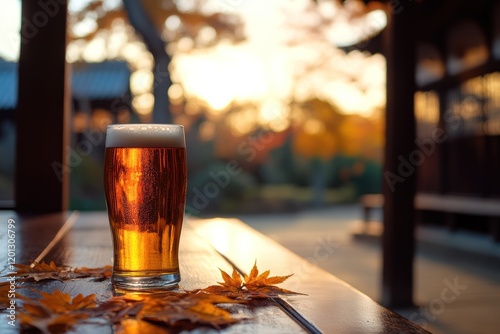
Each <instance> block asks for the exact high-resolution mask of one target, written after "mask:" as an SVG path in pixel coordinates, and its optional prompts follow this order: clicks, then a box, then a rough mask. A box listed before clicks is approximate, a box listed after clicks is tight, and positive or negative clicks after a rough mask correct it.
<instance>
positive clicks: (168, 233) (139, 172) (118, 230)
mask: <svg viewBox="0 0 500 334" xmlns="http://www.w3.org/2000/svg"><path fill="white" fill-rule="evenodd" d="M186 184H187V173H186V147H185V139H184V128H183V127H182V126H181V125H159V124H149V125H148V124H128V125H110V126H108V129H107V136H106V157H105V163H104V189H105V194H106V204H107V211H108V217H109V223H110V227H111V231H112V236H113V247H114V263H113V277H112V280H113V284H114V286H115V288H118V289H124V290H155V289H168V288H172V287H175V286H176V285H177V284H178V282H179V281H180V272H179V260H178V251H179V240H180V235H181V227H182V221H183V217H184V207H185V202H186Z"/></svg>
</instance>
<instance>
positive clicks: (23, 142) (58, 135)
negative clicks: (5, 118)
mask: <svg viewBox="0 0 500 334" xmlns="http://www.w3.org/2000/svg"><path fill="white" fill-rule="evenodd" d="M67 1H68V0H56V1H31V0H23V2H22V25H21V52H20V56H19V93H18V106H17V112H16V122H17V145H16V153H17V157H16V177H15V181H16V194H15V200H16V209H17V210H18V211H25V212H57V211H62V210H65V209H66V208H67V201H68V191H67V190H68V182H67V181H68V172H69V166H68V164H67V163H66V160H65V159H66V156H69V155H68V153H70V146H69V141H68V139H69V137H68V133H67V131H68V130H69V126H68V125H69V124H68V123H67V122H68V121H69V94H68V93H69V89H68V80H67V77H66V74H67V70H66V61H65V59H66V20H67Z"/></svg>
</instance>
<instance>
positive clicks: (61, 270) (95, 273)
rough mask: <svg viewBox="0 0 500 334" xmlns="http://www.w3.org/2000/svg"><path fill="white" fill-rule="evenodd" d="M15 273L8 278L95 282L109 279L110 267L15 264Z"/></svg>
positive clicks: (52, 262) (52, 263)
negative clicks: (90, 279) (87, 279)
mask: <svg viewBox="0 0 500 334" xmlns="http://www.w3.org/2000/svg"><path fill="white" fill-rule="evenodd" d="M15 266H16V268H17V271H16V272H15V273H12V274H11V275H10V276H17V277H19V278H20V279H21V280H29V279H33V280H34V281H35V282H38V281H42V280H58V281H64V280H70V279H76V278H86V277H93V278H95V279H96V280H97V281H102V280H105V279H106V278H109V277H111V272H112V268H111V266H104V267H101V268H87V267H81V268H75V269H73V268H71V267H69V266H58V265H56V264H55V263H54V261H51V262H50V263H49V264H47V263H45V262H44V261H42V262H40V263H35V264H32V265H29V264H16V265H15Z"/></svg>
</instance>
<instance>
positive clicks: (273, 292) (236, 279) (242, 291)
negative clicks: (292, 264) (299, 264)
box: [200, 261, 302, 299]
mask: <svg viewBox="0 0 500 334" xmlns="http://www.w3.org/2000/svg"><path fill="white" fill-rule="evenodd" d="M219 270H220V271H221V274H222V279H223V280H224V282H218V284H219V285H211V286H209V287H207V288H205V289H202V290H200V291H202V292H205V293H215V294H219V295H223V296H227V297H231V298H238V299H252V298H253V299H255V298H269V297H277V296H279V295H289V294H294V295H302V294H301V293H298V292H294V291H290V290H286V289H283V288H280V287H277V286H276V284H280V283H283V282H284V281H286V280H287V279H288V278H290V277H291V276H292V275H293V274H291V275H287V276H273V277H269V274H270V271H269V270H267V271H265V272H263V273H262V274H260V275H259V269H257V261H255V263H254V265H253V268H252V270H251V271H250V274H249V275H246V274H245V275H244V276H243V280H244V281H243V280H242V279H241V275H240V273H239V272H238V271H237V270H236V268H234V267H233V273H232V274H231V275H229V274H228V273H226V272H225V271H224V270H222V269H219Z"/></svg>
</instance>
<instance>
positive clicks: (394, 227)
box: [381, 0, 421, 307]
mask: <svg viewBox="0 0 500 334" xmlns="http://www.w3.org/2000/svg"><path fill="white" fill-rule="evenodd" d="M414 10H415V8H414V1H409V0H408V1H401V2H398V7H396V8H392V11H390V12H391V15H390V17H389V23H388V26H387V28H386V29H385V31H384V34H385V35H384V50H385V52H384V53H385V55H386V58H387V107H386V108H387V109H386V145H385V154H384V160H385V161H384V182H383V194H384V234H383V239H382V240H383V241H382V242H383V266H382V300H381V302H382V303H383V304H384V305H385V306H387V307H406V306H412V305H413V257H414V244H415V240H414V220H415V217H414V207H413V198H414V195H415V184H416V176H415V172H416V169H417V163H416V160H417V159H419V158H420V155H419V154H418V153H415V152H416V151H415V118H414V105H413V100H414V92H415V73H414V71H415V38H414V31H413V18H414ZM420 153H421V152H420Z"/></svg>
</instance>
